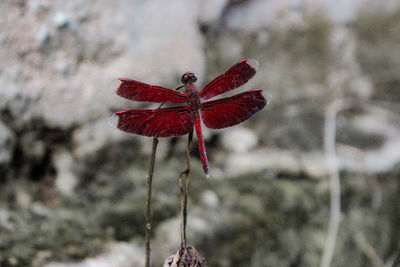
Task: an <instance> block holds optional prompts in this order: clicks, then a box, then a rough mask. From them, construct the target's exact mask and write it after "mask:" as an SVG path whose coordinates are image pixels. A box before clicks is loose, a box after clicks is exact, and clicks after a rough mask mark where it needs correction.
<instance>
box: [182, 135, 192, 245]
mask: <svg viewBox="0 0 400 267" xmlns="http://www.w3.org/2000/svg"><path fill="white" fill-rule="evenodd" d="M192 140H193V131H191V132H190V133H189V135H188V146H187V149H186V170H185V171H183V172H181V174H180V175H179V188H180V191H181V245H182V247H183V248H186V244H187V241H186V224H187V199H188V192H189V184H190V147H191V145H192ZM183 175H185V176H186V184H185V188H183V184H182V178H183Z"/></svg>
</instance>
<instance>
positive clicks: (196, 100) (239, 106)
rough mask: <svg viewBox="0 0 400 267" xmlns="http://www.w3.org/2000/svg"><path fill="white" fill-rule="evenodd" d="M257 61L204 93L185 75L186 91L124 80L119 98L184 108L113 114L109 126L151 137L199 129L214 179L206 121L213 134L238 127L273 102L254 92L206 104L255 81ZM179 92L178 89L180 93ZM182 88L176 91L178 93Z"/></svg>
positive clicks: (204, 162) (230, 71)
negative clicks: (208, 154)
mask: <svg viewBox="0 0 400 267" xmlns="http://www.w3.org/2000/svg"><path fill="white" fill-rule="evenodd" d="M258 66H259V64H258V62H257V61H256V60H254V59H243V60H241V61H239V62H238V63H236V64H235V65H233V66H232V67H230V68H229V69H228V70H227V71H226V72H224V73H223V74H221V75H219V76H218V77H216V78H215V79H213V80H212V81H210V82H209V83H207V84H206V85H205V86H204V87H203V88H202V89H201V90H198V88H197V86H196V85H195V83H196V81H197V76H196V74H194V73H192V72H185V73H184V74H183V75H182V76H181V82H182V85H181V86H180V87H181V88H183V87H184V88H185V90H184V92H180V91H178V90H175V89H170V88H165V87H161V86H155V85H150V84H146V83H143V82H139V81H136V80H131V79H126V78H119V79H118V80H119V84H118V86H117V88H116V90H115V93H116V94H117V95H119V96H121V97H123V98H126V99H129V100H133V101H139V102H154V103H183V104H185V105H182V106H176V107H167V108H158V109H130V110H121V111H118V112H116V113H114V114H113V115H112V117H111V118H110V124H111V125H112V126H114V127H116V128H118V129H120V130H122V131H125V132H128V133H132V134H138V135H143V136H148V137H156V138H158V137H174V136H182V135H185V134H188V133H189V132H191V131H193V129H195V132H196V136H197V140H198V144H199V151H200V158H201V161H202V167H203V170H204V173H205V175H206V177H207V178H209V177H210V173H209V164H208V158H207V152H206V147H205V144H204V138H203V133H202V128H201V120H202V121H203V123H204V125H205V126H207V127H208V128H211V129H222V128H226V127H230V126H234V125H237V124H239V123H241V122H243V121H245V120H247V119H248V118H250V117H251V116H253V115H254V114H255V113H257V112H258V111H260V110H261V109H263V108H264V107H265V106H266V105H267V104H268V103H269V100H270V99H269V97H267V99H266V98H265V97H264V95H263V90H262V89H261V88H257V89H252V90H249V91H245V92H243V93H239V94H236V95H233V96H230V97H225V98H221V99H217V100H211V101H206V102H202V101H201V100H202V99H203V100H208V99H210V98H213V97H215V96H218V95H220V94H223V93H226V92H228V91H231V90H233V89H236V88H238V87H240V86H242V85H243V84H245V83H246V82H247V81H248V80H250V79H251V78H252V77H253V76H254V75H255V74H256V71H257V69H258ZM180 87H178V88H180ZM178 88H177V89H178Z"/></svg>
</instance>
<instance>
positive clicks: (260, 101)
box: [201, 89, 269, 129]
mask: <svg viewBox="0 0 400 267" xmlns="http://www.w3.org/2000/svg"><path fill="white" fill-rule="evenodd" d="M268 102H269V101H267V100H266V99H265V98H264V96H263V95H262V89H253V90H250V91H246V92H244V93H241V94H237V95H234V96H231V97H226V98H222V99H218V100H214V101H209V102H204V103H202V104H201V117H202V119H203V122H204V124H205V125H206V126H207V127H208V128H211V129H221V128H225V127H229V126H233V125H236V124H239V123H241V122H242V121H245V120H247V119H248V118H250V117H251V116H252V115H253V114H254V113H256V112H258V111H260V110H261V109H263V108H264V107H265V105H266V104H268Z"/></svg>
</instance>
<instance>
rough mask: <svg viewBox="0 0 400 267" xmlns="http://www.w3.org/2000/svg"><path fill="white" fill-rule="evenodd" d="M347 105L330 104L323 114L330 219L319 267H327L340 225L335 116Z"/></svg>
mask: <svg viewBox="0 0 400 267" xmlns="http://www.w3.org/2000/svg"><path fill="white" fill-rule="evenodd" d="M345 105H347V101H345V100H337V101H334V102H332V103H331V104H330V105H329V106H328V108H327V110H326V113H325V127H324V151H325V158H326V163H327V167H328V173H329V191H330V216H329V217H330V218H329V226H328V233H327V238H326V242H325V247H324V252H323V254H322V258H321V263H320V267H329V266H330V264H331V262H332V257H333V253H334V251H335V246H336V238H337V233H338V231H339V224H340V175H339V164H338V159H337V155H336V115H337V113H338V112H339V111H340V110H342V109H343V108H344V106H345Z"/></svg>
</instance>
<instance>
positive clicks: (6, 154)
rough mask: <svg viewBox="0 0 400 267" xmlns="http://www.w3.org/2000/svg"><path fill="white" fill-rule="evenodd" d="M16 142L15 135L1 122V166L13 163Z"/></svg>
mask: <svg viewBox="0 0 400 267" xmlns="http://www.w3.org/2000/svg"><path fill="white" fill-rule="evenodd" d="M15 142H16V139H15V135H14V133H13V132H12V131H11V130H10V129H9V128H8V127H7V126H6V125H4V124H3V123H2V122H1V121H0V165H6V164H8V163H9V162H10V161H11V159H12V156H13V150H14V147H15Z"/></svg>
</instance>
